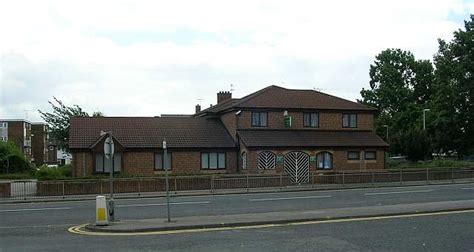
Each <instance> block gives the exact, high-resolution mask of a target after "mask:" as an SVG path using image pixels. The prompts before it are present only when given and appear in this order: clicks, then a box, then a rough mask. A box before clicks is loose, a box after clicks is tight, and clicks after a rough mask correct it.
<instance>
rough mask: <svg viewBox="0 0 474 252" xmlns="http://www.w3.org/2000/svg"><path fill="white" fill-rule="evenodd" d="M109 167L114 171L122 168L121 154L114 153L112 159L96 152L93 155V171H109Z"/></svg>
mask: <svg viewBox="0 0 474 252" xmlns="http://www.w3.org/2000/svg"><path fill="white" fill-rule="evenodd" d="M110 169H113V171H114V172H120V171H121V170H122V154H121V153H115V154H114V160H113V161H112V159H108V158H105V157H104V154H102V153H98V154H96V155H95V172H96V173H109V172H110Z"/></svg>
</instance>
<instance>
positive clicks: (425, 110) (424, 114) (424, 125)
mask: <svg viewBox="0 0 474 252" xmlns="http://www.w3.org/2000/svg"><path fill="white" fill-rule="evenodd" d="M427 111H430V109H423V130H426V112H427Z"/></svg>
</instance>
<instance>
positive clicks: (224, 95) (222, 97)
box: [217, 91, 232, 104]
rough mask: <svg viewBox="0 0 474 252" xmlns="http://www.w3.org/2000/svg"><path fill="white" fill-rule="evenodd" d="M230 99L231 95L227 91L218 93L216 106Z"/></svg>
mask: <svg viewBox="0 0 474 252" xmlns="http://www.w3.org/2000/svg"><path fill="white" fill-rule="evenodd" d="M229 99H232V93H231V92H229V91H220V92H219V93H217V104H219V103H221V102H223V101H226V100H229Z"/></svg>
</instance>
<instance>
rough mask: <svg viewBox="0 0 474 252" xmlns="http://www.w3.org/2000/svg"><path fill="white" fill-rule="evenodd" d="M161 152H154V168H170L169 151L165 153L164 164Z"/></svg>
mask: <svg viewBox="0 0 474 252" xmlns="http://www.w3.org/2000/svg"><path fill="white" fill-rule="evenodd" d="M163 156H164V154H163V153H156V154H155V170H164V168H165V167H166V168H167V169H168V170H171V163H172V162H171V153H170V152H167V153H166V164H165V160H164V158H163Z"/></svg>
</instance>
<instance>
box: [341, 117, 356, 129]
mask: <svg viewBox="0 0 474 252" xmlns="http://www.w3.org/2000/svg"><path fill="white" fill-rule="evenodd" d="M342 127H343V128H357V114H342Z"/></svg>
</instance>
